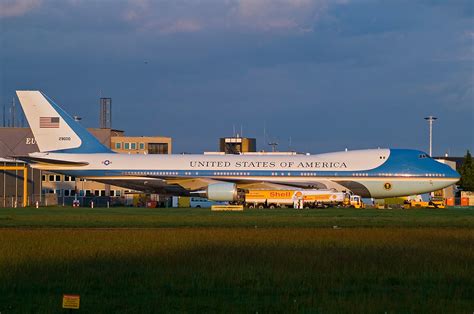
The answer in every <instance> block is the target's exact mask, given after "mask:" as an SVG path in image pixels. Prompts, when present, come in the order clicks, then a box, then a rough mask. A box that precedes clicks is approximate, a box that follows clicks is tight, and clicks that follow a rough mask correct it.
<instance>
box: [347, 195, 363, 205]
mask: <svg viewBox="0 0 474 314" xmlns="http://www.w3.org/2000/svg"><path fill="white" fill-rule="evenodd" d="M349 206H350V207H354V208H365V204H364V202H363V201H362V198H361V197H360V196H359V195H351V196H350V203H349Z"/></svg>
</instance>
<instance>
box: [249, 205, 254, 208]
mask: <svg viewBox="0 0 474 314" xmlns="http://www.w3.org/2000/svg"><path fill="white" fill-rule="evenodd" d="M247 208H255V206H254V205H249V206H248V207H247Z"/></svg>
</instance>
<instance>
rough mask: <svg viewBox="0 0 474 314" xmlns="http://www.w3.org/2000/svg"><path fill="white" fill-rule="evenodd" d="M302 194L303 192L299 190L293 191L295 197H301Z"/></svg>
mask: <svg viewBox="0 0 474 314" xmlns="http://www.w3.org/2000/svg"><path fill="white" fill-rule="evenodd" d="M302 195H303V193H301V192H299V191H298V192H296V193H295V196H296V197H301V196H302Z"/></svg>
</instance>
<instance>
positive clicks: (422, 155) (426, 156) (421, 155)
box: [418, 154, 430, 159]
mask: <svg viewBox="0 0 474 314" xmlns="http://www.w3.org/2000/svg"><path fill="white" fill-rule="evenodd" d="M429 157H430V156H428V155H426V154H420V155H418V158H420V159H423V158H429Z"/></svg>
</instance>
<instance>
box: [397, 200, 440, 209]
mask: <svg viewBox="0 0 474 314" xmlns="http://www.w3.org/2000/svg"><path fill="white" fill-rule="evenodd" d="M403 208H405V209H409V208H446V200H445V199H444V198H442V197H433V198H431V199H430V200H429V201H427V202H425V201H423V200H407V201H405V202H404V204H403Z"/></svg>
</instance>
